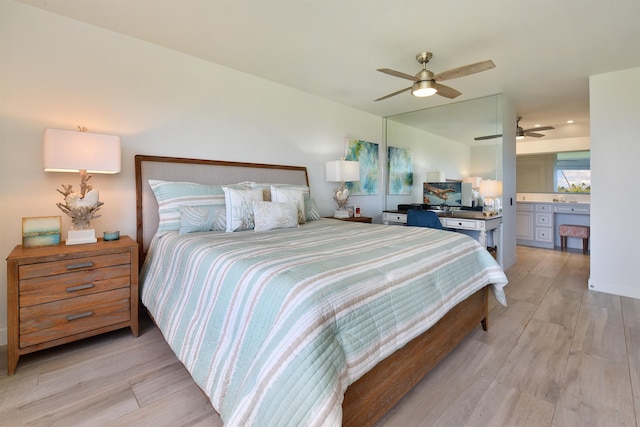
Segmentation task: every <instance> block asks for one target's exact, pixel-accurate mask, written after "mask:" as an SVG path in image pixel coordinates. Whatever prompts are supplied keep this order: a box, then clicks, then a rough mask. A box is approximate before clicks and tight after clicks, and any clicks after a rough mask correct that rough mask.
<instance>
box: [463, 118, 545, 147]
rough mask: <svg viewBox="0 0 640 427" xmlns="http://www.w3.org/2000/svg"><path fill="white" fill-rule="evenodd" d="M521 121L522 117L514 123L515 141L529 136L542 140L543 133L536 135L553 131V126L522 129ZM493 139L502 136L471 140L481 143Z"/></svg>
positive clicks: (478, 137)
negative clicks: (545, 131)
mask: <svg viewBox="0 0 640 427" xmlns="http://www.w3.org/2000/svg"><path fill="white" fill-rule="evenodd" d="M521 119H522V117H518V120H517V121H516V139H523V138H524V137H525V136H530V137H532V138H542V137H543V136H545V135H544V134H543V133H538V132H540V131H543V130H551V129H555V128H554V127H553V126H538V127H533V128H530V129H523V128H522V126H520V120H521ZM494 138H502V134H501V133H500V134H497V135H487V136H476V137H475V138H473V139H474V140H476V141H483V140H485V139H494Z"/></svg>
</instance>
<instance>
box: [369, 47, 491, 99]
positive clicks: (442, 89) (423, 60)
mask: <svg viewBox="0 0 640 427" xmlns="http://www.w3.org/2000/svg"><path fill="white" fill-rule="evenodd" d="M432 56H433V54H432V53H431V52H422V53H419V54H417V55H416V60H417V61H418V62H419V63H420V64H422V70H420V71H419V72H418V74H416V75H415V76H412V75H410V74H406V73H403V72H401V71H396V70H391V69H389V68H379V69H378V71H380V72H381V73H385V74H389V75H390V76H394V77H400V78H402V79H407V80H411V81H412V82H413V85H411V86H409V87H407V88H404V89H401V90H399V91H397V92H393V93H390V94H389V95H385V96H383V97H381V98H378V99H376V100H374V101H382V100H383V99H387V98H391V97H392V96H396V95H399V94H401V93H402V92H406V91H408V90H411V94H412V95H413V96H417V97H424V96H431V95H435V94H436V93H437V94H438V95H440V96H444V97H445V98H449V99H453V98H455V97H457V96H460V95H461V93H460V92H458V91H457V90H455V89H453V88H451V87H449V86H445V85H442V84H440V83H437V82H439V81H441V80H451V79H457V78H459V77H464V76H468V75H470V74H475V73H479V72H481V71H486V70H490V69H492V68H495V66H496V65H495V64H494V63H493V61H491V60H488V61H482V62H476V63H475V64H469V65H465V66H463V67H458V68H454V69H452V70H448V71H444V72H442V73H439V74H433V73H432V72H431V71H429V70H427V62H429V60H430V59H431V57H432Z"/></svg>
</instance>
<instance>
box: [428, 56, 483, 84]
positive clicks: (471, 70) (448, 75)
mask: <svg viewBox="0 0 640 427" xmlns="http://www.w3.org/2000/svg"><path fill="white" fill-rule="evenodd" d="M495 66H496V64H494V63H493V61H492V60H488V61H482V62H476V63H475V64H469V65H465V66H462V67H458V68H454V69H452V70H448V71H443V72H442V73H438V74H436V75H435V76H433V79H434V80H435V81H440V80H451V79H457V78H458V77H464V76H468V75H470V74H475V73H479V72H481V71H487V70H490V69H492V68H495Z"/></svg>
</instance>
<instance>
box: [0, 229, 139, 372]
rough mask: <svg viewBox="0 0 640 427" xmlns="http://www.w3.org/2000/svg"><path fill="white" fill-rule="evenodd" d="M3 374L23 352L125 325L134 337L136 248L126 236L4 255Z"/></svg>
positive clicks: (17, 248) (136, 327) (11, 367)
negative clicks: (5, 343)
mask: <svg viewBox="0 0 640 427" xmlns="http://www.w3.org/2000/svg"><path fill="white" fill-rule="evenodd" d="M7 326H8V364H7V365H8V367H7V369H8V374H9V375H12V374H13V373H14V372H15V369H16V366H17V364H18V358H19V357H20V356H22V355H24V354H28V353H32V352H34V351H38V350H42V349H45V348H49V347H54V346H57V345H60V344H65V343H68V342H71V341H76V340H79V339H82V338H86V337H90V336H93V335H98V334H101V333H104V332H108V331H113V330H116V329H120V328H125V327H129V328H131V332H132V333H133V335H134V336H138V245H137V243H136V242H134V241H133V240H132V239H131V238H129V237H128V236H123V237H121V238H120V239H119V240H115V241H108V242H105V241H103V240H102V239H100V240H99V241H98V242H97V243H91V244H85V245H71V246H66V245H64V244H60V245H55V246H43V247H36V248H23V247H22V246H21V245H18V246H16V247H15V248H14V250H13V251H12V252H11V254H9V256H8V257H7Z"/></svg>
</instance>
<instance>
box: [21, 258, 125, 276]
mask: <svg viewBox="0 0 640 427" xmlns="http://www.w3.org/2000/svg"><path fill="white" fill-rule="evenodd" d="M130 263H131V257H130V256H129V253H128V252H123V253H119V254H111V255H98V256H95V257H83V258H71V259H65V260H63V261H53V262H43V263H38V264H30V265H21V266H20V279H30V278H32V277H42V276H53V275H56V274H64V273H69V272H72V271H86V270H89V269H92V268H101V267H110V266H112V265H121V264H130Z"/></svg>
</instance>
